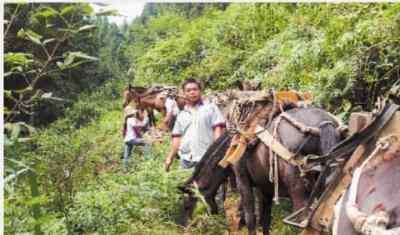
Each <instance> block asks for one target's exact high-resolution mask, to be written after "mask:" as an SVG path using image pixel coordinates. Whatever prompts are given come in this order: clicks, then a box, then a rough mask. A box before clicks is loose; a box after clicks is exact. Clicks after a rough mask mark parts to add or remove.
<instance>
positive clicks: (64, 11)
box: [60, 5, 76, 16]
mask: <svg viewBox="0 0 400 235" xmlns="http://www.w3.org/2000/svg"><path fill="white" fill-rule="evenodd" d="M75 10H76V5H68V6H65V7H63V8H62V10H61V12H60V15H62V16H63V15H66V14H69V13H71V12H73V11H75Z"/></svg>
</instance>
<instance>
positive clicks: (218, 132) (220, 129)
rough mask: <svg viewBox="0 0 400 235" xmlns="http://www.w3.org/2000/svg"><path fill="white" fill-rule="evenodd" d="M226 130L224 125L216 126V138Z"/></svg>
mask: <svg viewBox="0 0 400 235" xmlns="http://www.w3.org/2000/svg"><path fill="white" fill-rule="evenodd" d="M224 131H225V127H224V126H222V125H220V126H216V127H214V140H216V139H218V138H219V137H221V135H222V134H223V133H224Z"/></svg>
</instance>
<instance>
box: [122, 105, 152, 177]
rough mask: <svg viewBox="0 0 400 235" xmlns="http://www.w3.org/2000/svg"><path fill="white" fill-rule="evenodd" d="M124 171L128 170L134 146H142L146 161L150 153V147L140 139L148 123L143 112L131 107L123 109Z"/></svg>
mask: <svg viewBox="0 0 400 235" xmlns="http://www.w3.org/2000/svg"><path fill="white" fill-rule="evenodd" d="M124 113H125V122H124V129H123V130H124V131H123V137H124V161H123V162H124V170H125V171H127V170H128V161H129V157H130V155H131V153H132V150H133V149H134V147H135V146H136V145H142V146H144V157H145V158H146V159H147V157H148V155H149V151H150V145H149V144H148V143H146V142H145V140H144V139H143V137H142V131H143V129H144V128H145V127H146V126H147V124H148V123H149V119H148V117H147V116H146V115H145V111H144V110H136V109H134V108H132V107H131V106H127V107H126V108H125V109H124Z"/></svg>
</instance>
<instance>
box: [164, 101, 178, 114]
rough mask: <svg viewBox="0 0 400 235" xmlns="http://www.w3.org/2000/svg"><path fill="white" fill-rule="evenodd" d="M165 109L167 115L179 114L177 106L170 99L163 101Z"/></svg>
mask: <svg viewBox="0 0 400 235" xmlns="http://www.w3.org/2000/svg"><path fill="white" fill-rule="evenodd" d="M165 109H166V112H167V113H172V115H178V113H179V108H178V104H177V103H176V101H175V100H174V99H171V98H167V99H166V100H165Z"/></svg>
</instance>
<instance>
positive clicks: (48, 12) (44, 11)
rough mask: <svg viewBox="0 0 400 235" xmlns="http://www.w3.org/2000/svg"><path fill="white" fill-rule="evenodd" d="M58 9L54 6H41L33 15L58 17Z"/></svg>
mask: <svg viewBox="0 0 400 235" xmlns="http://www.w3.org/2000/svg"><path fill="white" fill-rule="evenodd" d="M58 14H59V13H58V11H57V10H56V9H54V8H52V7H43V8H40V9H39V10H38V11H37V12H35V13H34V14H33V15H32V17H44V18H49V17H56V16H58Z"/></svg>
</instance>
